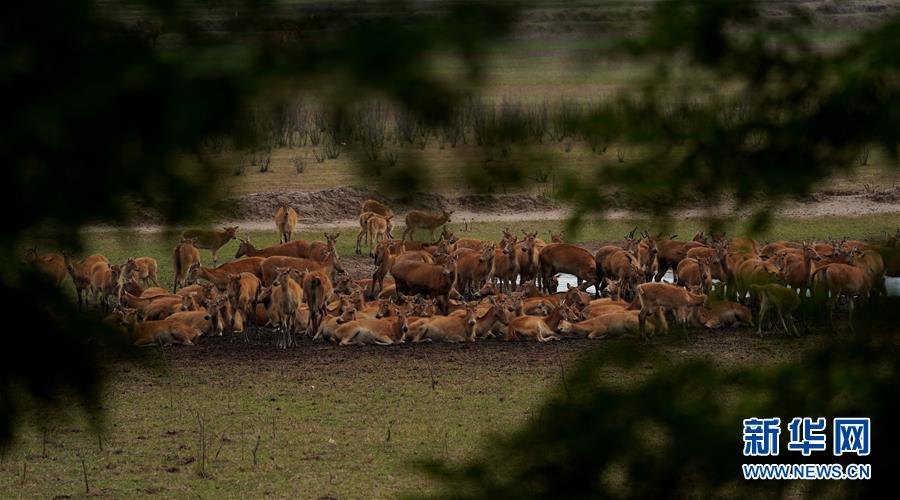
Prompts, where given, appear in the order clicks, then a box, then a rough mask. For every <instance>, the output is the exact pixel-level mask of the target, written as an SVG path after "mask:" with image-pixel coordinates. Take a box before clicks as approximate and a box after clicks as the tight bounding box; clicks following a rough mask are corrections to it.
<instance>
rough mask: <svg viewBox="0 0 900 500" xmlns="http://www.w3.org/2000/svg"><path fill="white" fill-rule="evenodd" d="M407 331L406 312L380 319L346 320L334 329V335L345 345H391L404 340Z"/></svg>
mask: <svg viewBox="0 0 900 500" xmlns="http://www.w3.org/2000/svg"><path fill="white" fill-rule="evenodd" d="M408 332H409V322H408V320H407V317H406V313H404V312H400V313H399V314H398V315H397V316H392V317H389V318H382V319H357V320H352V321H347V322H346V323H343V324H341V325H338V327H337V328H336V329H335V332H334V337H335V338H337V339H341V341H340V344H338V345H342V346H346V345H372V344H374V345H393V344H399V343H402V342H403V341H404V337H406V335H407V333H408Z"/></svg>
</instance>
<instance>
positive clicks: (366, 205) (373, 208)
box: [362, 200, 394, 217]
mask: <svg viewBox="0 0 900 500" xmlns="http://www.w3.org/2000/svg"><path fill="white" fill-rule="evenodd" d="M362 211H363V212H372V213H375V214H378V215H382V216H384V217H393V216H394V212H393V211H392V210H391V209H390V208H389V207H387V206H386V205H384V204H383V203H381V202H379V201H377V200H366V201H364V202H363V204H362Z"/></svg>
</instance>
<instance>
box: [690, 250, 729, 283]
mask: <svg viewBox="0 0 900 500" xmlns="http://www.w3.org/2000/svg"><path fill="white" fill-rule="evenodd" d="M727 254H728V244H727V243H726V242H724V241H717V242H715V243H714V244H713V246H712V247H694V248H692V249H690V250H688V252H687V255H686V256H687V257H688V258H691V259H695V260H700V259H701V258H706V259H707V261H708V262H709V274H710V276H711V277H712V278H713V279H717V280H719V281H722V282H726V281H728V279H729V276H728V262H727V258H726V257H727Z"/></svg>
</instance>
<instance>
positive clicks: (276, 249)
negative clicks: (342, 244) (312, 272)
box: [234, 238, 322, 259]
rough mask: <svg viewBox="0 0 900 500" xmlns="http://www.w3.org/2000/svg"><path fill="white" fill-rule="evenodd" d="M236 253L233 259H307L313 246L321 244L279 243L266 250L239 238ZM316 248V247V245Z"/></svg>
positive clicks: (311, 242)
mask: <svg viewBox="0 0 900 500" xmlns="http://www.w3.org/2000/svg"><path fill="white" fill-rule="evenodd" d="M238 241H239V242H240V243H239V244H238V249H237V252H236V253H235V254H234V258H235V259H238V258H241V257H244V256H246V257H296V258H302V259H307V258H310V254H311V253H312V249H313V247H314V245H315V244H322V242H320V241H307V240H291V241H288V242H287V243H279V244H277V245H272V246H268V247H266V248H256V247H255V246H253V243H252V242H251V241H250V238H239V239H238ZM316 246H318V245H316Z"/></svg>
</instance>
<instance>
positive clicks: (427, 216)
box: [400, 209, 453, 241]
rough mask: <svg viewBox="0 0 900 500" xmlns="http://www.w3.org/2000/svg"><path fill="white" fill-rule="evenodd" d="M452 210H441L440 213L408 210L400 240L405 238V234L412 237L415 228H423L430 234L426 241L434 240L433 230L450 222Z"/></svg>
mask: <svg viewBox="0 0 900 500" xmlns="http://www.w3.org/2000/svg"><path fill="white" fill-rule="evenodd" d="M452 214H453V210H446V209H444V210H441V213H440V214H436V213H429V212H423V211H421V210H410V211H409V213H407V214H406V228H405V229H404V230H403V236H401V237H400V239H402V240H406V239H407V235H408V236H409V237H410V238H412V236H413V234H414V232H415V230H416V229H425V230H427V231H428V232H429V234H430V235H431V237H430V239H429V240H428V241H434V230H435V229H437V228H438V227H440V226H442V225H444V224H447V223H448V222H450V215H452Z"/></svg>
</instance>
